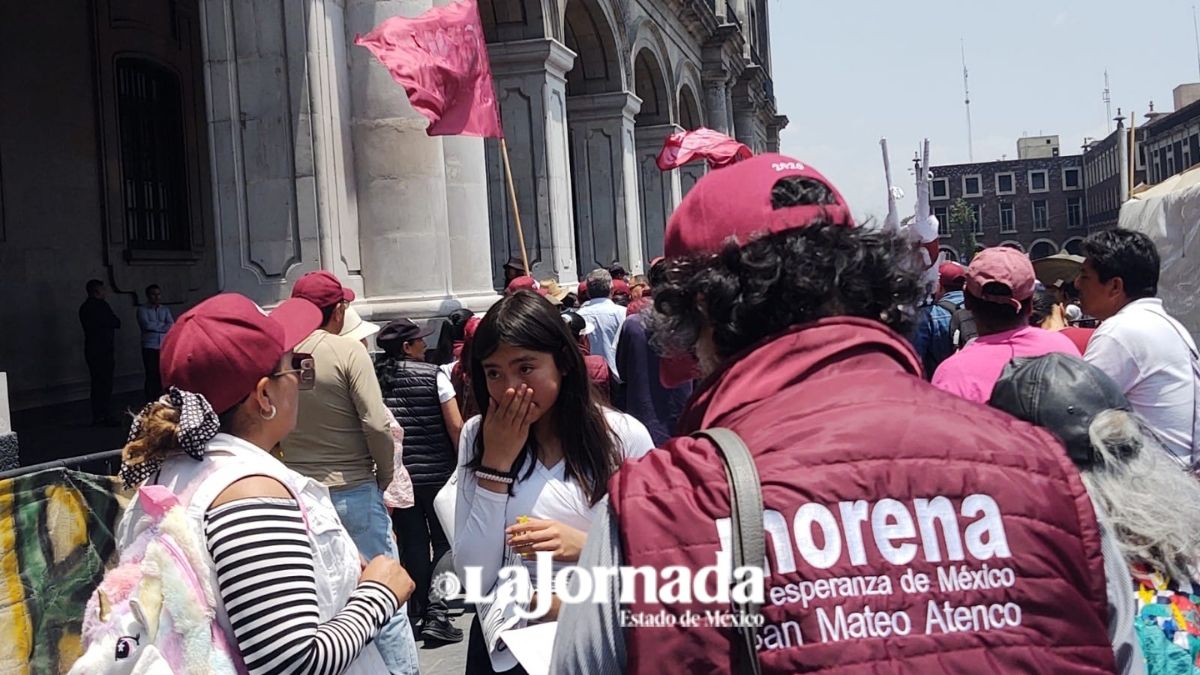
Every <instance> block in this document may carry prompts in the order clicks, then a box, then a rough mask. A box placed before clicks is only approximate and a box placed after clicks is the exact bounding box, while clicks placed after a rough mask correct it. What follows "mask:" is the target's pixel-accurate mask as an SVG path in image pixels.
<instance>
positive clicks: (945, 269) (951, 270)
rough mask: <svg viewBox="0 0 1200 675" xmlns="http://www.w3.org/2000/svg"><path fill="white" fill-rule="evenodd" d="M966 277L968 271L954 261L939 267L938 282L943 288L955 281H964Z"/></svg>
mask: <svg viewBox="0 0 1200 675" xmlns="http://www.w3.org/2000/svg"><path fill="white" fill-rule="evenodd" d="M966 275H967V270H966V269H965V268H964V267H963V266H962V265H959V264H958V263H956V262H954V261H952V260H947V261H946V262H944V263H942V264H941V265H938V282H939V283H941V284H942V286H943V287H945V286H949V285H950V284H952V283H954V282H955V281H958V280H959V279H962V278H963V277H965V276H966Z"/></svg>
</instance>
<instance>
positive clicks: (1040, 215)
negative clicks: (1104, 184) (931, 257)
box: [930, 155, 1087, 260]
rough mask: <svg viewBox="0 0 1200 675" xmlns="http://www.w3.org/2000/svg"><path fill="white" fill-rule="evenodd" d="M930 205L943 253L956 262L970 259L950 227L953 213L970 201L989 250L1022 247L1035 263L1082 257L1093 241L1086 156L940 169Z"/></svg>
mask: <svg viewBox="0 0 1200 675" xmlns="http://www.w3.org/2000/svg"><path fill="white" fill-rule="evenodd" d="M930 171H931V172H932V174H933V184H932V186H931V188H930V205H931V207H932V210H933V214H934V215H935V216H937V218H938V221H939V223H940V224H941V225H940V227H941V241H942V249H943V250H944V251H946V254H947V256H948V257H950V258H952V259H954V260H964V259H968V258H969V257H970V253H971V252H970V251H964V250H961V249H962V248H963V246H962V244H961V242H962V237H961V236H960V234H959V233H957V232H954V231H953V228H952V226H951V224H950V217H949V216H950V208H951V206H952V205H953V204H954V203H955V202H956V201H957V200H958V199H959V198H962V199H964V200H965V201H966V202H967V203H968V204H969V205H970V206H971V208H972V209H974V210H975V215H976V219H975V220H976V223H975V237H976V241H977V243H978V244H980V245H983V246H998V245H1000V244H1011V243H1016V244H1020V245H1021V247H1022V248H1023V249H1024V250H1026V251H1028V252H1029V254H1030V257H1032V258H1035V259H1036V258H1041V257H1044V256H1047V255H1052V254H1054V253H1058V252H1060V251H1069V252H1078V250H1079V249H1080V246H1081V245H1082V243H1083V239H1084V237H1086V236H1087V228H1086V218H1087V207H1086V203H1085V202H1086V200H1085V198H1084V197H1085V195H1084V184H1083V175H1082V172H1083V162H1082V157H1081V156H1080V155H1060V156H1050V157H1040V158H1036V159H1016V160H1006V161H996V162H976V163H974V164H953V165H945V166H935V167H932V168H931V169H930Z"/></svg>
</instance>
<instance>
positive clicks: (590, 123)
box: [567, 91, 643, 276]
mask: <svg viewBox="0 0 1200 675" xmlns="http://www.w3.org/2000/svg"><path fill="white" fill-rule="evenodd" d="M641 106H642V100H641V99H639V98H638V97H637V96H635V95H634V94H633V93H631V92H627V91H623V92H613V93H607V94H594V95H589V96H572V97H571V98H569V99H567V112H568V115H569V118H570V129H571V148H572V157H571V160H572V166H573V167H574V174H573V176H574V181H575V223H576V236H578V238H579V247H578V250H579V273H580V275H581V276H582V275H585V274H587V273H588V272H589V271H590V270H592V269H594V268H596V267H608V266H609V265H610V264H612V262H613V261H614V260H619V261H621V262H622V263H623V264H624V265H625V266H626V269H629V270H631V271H640V270H641V269H642V263H643V260H642V228H641V208H640V206H639V195H640V191H639V189H638V170H637V163H638V162H637V146H636V135H635V126H634V118H635V116H636V115H637V113H638V110H640V109H641Z"/></svg>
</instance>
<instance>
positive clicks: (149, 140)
mask: <svg viewBox="0 0 1200 675" xmlns="http://www.w3.org/2000/svg"><path fill="white" fill-rule="evenodd" d="M116 79H117V83H116V84H117V87H116V88H117V116H118V129H119V131H120V139H121V148H120V151H121V155H120V156H121V177H122V185H121V194H122V197H123V199H124V214H125V235H126V237H127V240H128V246H129V248H131V249H153V250H179V249H187V248H188V241H189V237H188V222H189V218H188V195H187V188H186V168H185V155H184V135H183V133H184V132H183V111H182V101H181V94H180V85H179V76H178V75H176V74H175V73H174V72H172V71H171V70H169V69H167V68H165V67H163V66H161V65H159V64H157V63H154V62H153V61H148V60H146V59H137V58H123V59H120V60H118V61H117V64H116Z"/></svg>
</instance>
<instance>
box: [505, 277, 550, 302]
mask: <svg viewBox="0 0 1200 675" xmlns="http://www.w3.org/2000/svg"><path fill="white" fill-rule="evenodd" d="M517 291H536V292H537V293H538V295H541V296H542V297H546V290H545V289H544V288H542V285H541V284H539V283H538V281H537V279H534V278H533V277H531V276H529V275H527V274H523V275H521V276H519V277H516V278H515V279H513V280H512V281H510V282H508V286H507V287H505V289H504V294H505V295H512V294H513V293H516V292H517Z"/></svg>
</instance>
